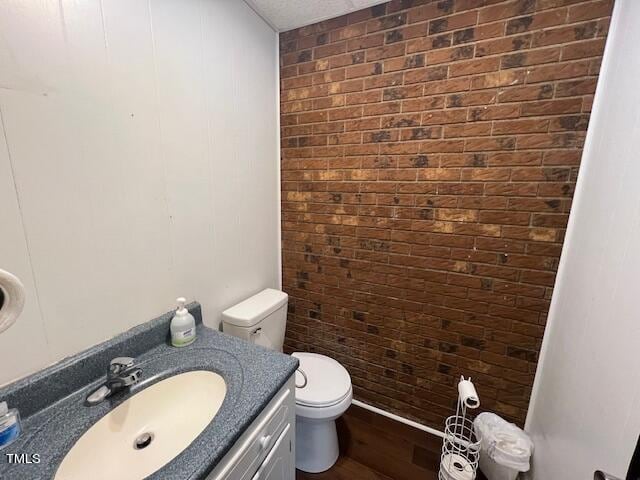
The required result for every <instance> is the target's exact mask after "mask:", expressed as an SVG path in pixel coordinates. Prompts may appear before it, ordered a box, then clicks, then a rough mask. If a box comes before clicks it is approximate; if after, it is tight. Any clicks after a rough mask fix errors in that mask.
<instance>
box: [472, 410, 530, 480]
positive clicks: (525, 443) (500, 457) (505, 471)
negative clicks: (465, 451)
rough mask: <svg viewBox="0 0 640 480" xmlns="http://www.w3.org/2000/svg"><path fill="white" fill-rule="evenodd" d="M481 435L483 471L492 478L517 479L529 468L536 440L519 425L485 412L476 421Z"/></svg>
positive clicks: (474, 423)
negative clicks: (520, 473) (532, 440)
mask: <svg viewBox="0 0 640 480" xmlns="http://www.w3.org/2000/svg"><path fill="white" fill-rule="evenodd" d="M473 427H474V429H475V431H476V435H478V436H479V437H481V439H482V442H481V446H480V470H482V473H484V474H485V476H486V477H487V478H488V479H489V480H515V479H516V477H517V476H518V473H519V472H527V471H528V470H529V459H530V458H531V453H532V452H533V443H532V442H531V439H530V438H529V436H528V435H527V434H526V433H525V432H524V431H523V430H522V429H520V428H518V426H516V425H515V424H513V423H509V422H507V421H506V420H504V419H503V418H501V417H499V416H498V415H496V414H495V413H488V412H485V413H481V414H480V415H478V416H477V417H476V418H475V420H474V421H473Z"/></svg>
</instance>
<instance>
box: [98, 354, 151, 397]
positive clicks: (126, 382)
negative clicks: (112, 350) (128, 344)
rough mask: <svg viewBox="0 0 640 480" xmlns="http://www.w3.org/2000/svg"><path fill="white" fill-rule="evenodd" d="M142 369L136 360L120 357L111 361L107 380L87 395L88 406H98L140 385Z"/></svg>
mask: <svg viewBox="0 0 640 480" xmlns="http://www.w3.org/2000/svg"><path fill="white" fill-rule="evenodd" d="M141 373H142V369H140V368H138V367H136V366H135V359H133V358H131V357H118V358H114V359H113V360H111V362H110V363H109V369H108V371H107V380H106V381H105V382H104V384H102V385H101V386H100V387H98V388H97V389H96V390H94V391H93V392H91V393H90V394H89V395H87V398H86V402H87V405H97V404H98V403H101V402H103V401H104V400H105V399H106V398H107V397H110V396H111V395H113V394H114V393H117V392H119V391H121V390H124V389H125V388H127V387H130V386H131V385H134V384H136V383H138V380H139V379H140V374H141Z"/></svg>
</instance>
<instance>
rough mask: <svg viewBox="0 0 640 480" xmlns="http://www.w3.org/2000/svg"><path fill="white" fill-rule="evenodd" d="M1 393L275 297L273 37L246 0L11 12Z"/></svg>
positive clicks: (52, 0)
mask: <svg viewBox="0 0 640 480" xmlns="http://www.w3.org/2000/svg"><path fill="white" fill-rule="evenodd" d="M0 32H1V33H0V114H1V117H0V119H1V130H0V268H4V269H6V270H9V271H11V272H13V273H15V274H17V275H18V276H19V277H20V278H21V279H22V280H23V282H24V283H25V284H26V286H27V290H28V292H27V295H28V298H27V304H26V309H25V311H24V313H23V315H22V316H21V317H20V318H19V319H18V322H17V323H16V324H15V325H14V326H13V327H11V328H10V329H9V330H8V331H7V332H5V333H4V334H3V335H0V366H1V367H0V384H2V383H6V382H8V381H10V380H12V379H15V378H18V377H20V376H23V375H25V374H28V373H30V372H33V371H35V370H37V369H39V368H42V367H44V366H46V365H48V364H50V363H52V362H54V361H57V360H59V359H61V358H63V357H65V356H68V355H70V354H73V353H75V352H78V351H80V350H82V349H84V348H86V347H89V346H90V345H93V344H96V343H99V342H101V341H103V340H105V339H107V338H109V337H112V336H113V335H115V334H117V333H119V332H122V331H124V330H126V329H128V328H130V327H132V326H134V325H136V324H138V323H142V322H144V321H147V320H149V319H151V318H153V317H155V316H157V315H158V314H161V313H163V312H166V311H167V310H169V309H171V308H172V307H173V302H174V299H175V297H177V296H180V295H184V296H187V297H188V298H189V299H196V300H198V301H200V302H201V303H202V304H203V306H204V317H205V322H206V323H208V324H209V325H212V326H216V325H217V324H218V322H219V313H220V312H221V311H222V310H223V309H224V308H226V307H228V306H230V305H232V304H233V303H235V302H237V301H239V300H241V299H242V298H244V297H245V296H248V295H250V294H253V293H255V292H256V291H258V290H260V289H262V288H265V287H269V286H271V287H277V286H278V285H279V275H280V263H279V251H280V239H279V232H278V228H279V202H278V195H279V181H278V176H279V160H278V157H279V152H278V149H279V146H278V128H277V122H278V114H277V102H278V96H277V91H278V81H277V75H278V73H277V69H278V57H277V48H276V45H277V36H276V33H275V32H274V31H273V30H272V29H271V28H270V27H269V26H268V25H267V24H266V23H265V22H264V21H263V20H262V19H261V18H260V17H259V16H258V15H257V14H255V13H254V12H253V10H251V9H250V8H249V7H248V6H247V5H246V4H245V3H244V2H241V1H238V0H213V1H212V0H180V1H175V0H85V1H82V2H78V1H75V0H59V1H58V0H39V1H30V2H24V1H23V0H5V1H2V2H0Z"/></svg>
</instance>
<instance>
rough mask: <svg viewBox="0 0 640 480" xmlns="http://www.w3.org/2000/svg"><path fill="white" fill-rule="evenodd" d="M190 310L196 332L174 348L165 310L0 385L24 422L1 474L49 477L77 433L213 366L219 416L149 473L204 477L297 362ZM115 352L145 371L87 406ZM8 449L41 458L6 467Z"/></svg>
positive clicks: (33, 479)
mask: <svg viewBox="0 0 640 480" xmlns="http://www.w3.org/2000/svg"><path fill="white" fill-rule="evenodd" d="M188 308H189V310H190V311H191V313H192V314H193V315H194V316H195V317H196V321H197V323H198V327H197V330H198V338H197V340H196V341H195V342H194V343H193V344H192V345H190V346H188V347H183V348H179V349H178V348H174V347H171V345H170V344H169V342H168V329H169V322H170V319H171V316H172V314H173V312H171V313H167V314H165V315H163V316H161V317H159V318H157V319H155V320H152V321H151V322H148V323H145V324H143V325H140V326H138V327H135V328H134V329H132V330H129V331H127V332H125V333H123V334H121V335H119V336H117V337H115V338H113V339H111V340H109V341H107V342H104V343H102V344H100V345H97V346H95V347H92V348H91V349H89V350H87V351H85V352H82V353H79V354H78V355H74V356H73V357H69V358H67V359H65V360H63V361H62V362H60V363H57V364H55V365H53V366H51V367H49V368H47V369H45V370H42V371H40V372H38V373H36V374H34V375H31V376H29V377H27V378H24V379H22V380H19V381H18V382H16V383H13V384H11V385H8V386H6V387H3V388H0V401H2V400H7V401H8V403H9V406H10V408H18V409H19V410H20V413H21V415H22V425H23V433H22V435H21V436H20V438H19V439H18V440H16V441H15V442H14V443H13V444H11V445H10V446H8V447H6V448H5V449H3V450H0V478H2V479H3V480H14V479H15V480H25V479H29V480H40V479H42V480H44V479H51V478H53V477H54V475H55V472H56V470H57V468H58V466H59V465H60V462H62V459H63V458H64V456H65V455H66V453H67V452H68V451H69V449H70V448H71V447H72V446H73V445H74V444H75V442H76V441H77V440H78V438H80V436H81V435H82V434H83V433H84V432H85V431H86V430H87V429H88V428H89V427H91V425H93V424H94V423H95V422H97V421H98V420H99V419H100V418H101V417H102V416H104V415H105V414H106V413H108V412H109V411H110V410H112V409H113V408H115V407H116V406H118V405H119V404H120V403H122V402H123V401H125V400H127V399H128V398H130V397H131V396H132V395H134V394H135V393H136V392H139V391H141V390H143V389H145V388H147V387H149V386H150V385H153V384H154V383H156V382H158V381H160V380H163V379H165V378H167V377H170V376H172V375H175V374H178V373H183V372H187V371H190V370H211V371H213V372H216V373H219V374H220V375H222V377H223V378H224V379H225V381H226V383H227V395H226V397H225V400H224V403H223V404H222V407H221V408H220V410H219V411H218V414H217V415H216V416H215V418H214V419H213V421H212V422H211V423H210V424H209V425H208V426H207V427H206V428H205V430H204V431H203V432H202V433H201V434H200V435H199V436H198V437H197V438H196V439H195V440H194V442H193V443H192V444H191V445H190V446H189V447H187V449H186V450H184V451H183V452H182V453H180V454H179V455H178V456H177V457H176V458H175V459H174V460H173V461H172V462H170V463H168V464H167V465H165V466H164V467H163V468H162V469H160V470H158V471H157V472H156V473H154V474H153V475H152V476H151V477H149V478H151V479H163V480H164V479H176V480H177V479H203V478H205V477H206V476H207V474H208V473H209V472H210V471H211V470H213V468H214V467H215V466H216V465H217V463H218V462H219V461H220V460H221V459H222V457H223V456H224V455H225V453H226V452H227V451H228V450H229V449H230V448H231V446H232V445H233V444H234V443H235V441H236V440H237V439H238V438H239V437H240V435H241V434H242V432H243V431H244V430H245V429H246V428H247V427H248V426H249V425H250V424H251V422H252V421H253V420H254V419H255V418H256V417H257V416H258V414H259V413H260V412H261V410H262V409H263V408H264V407H265V406H266V405H267V403H269V401H270V400H271V399H272V398H273V396H274V395H275V394H276V393H277V391H278V390H279V389H280V388H281V387H282V386H283V385H284V384H285V382H286V381H287V379H288V378H289V377H290V376H291V375H292V374H293V373H294V371H295V369H296V368H297V366H298V360H296V359H295V358H293V357H290V356H288V355H283V354H281V353H277V352H273V351H270V350H266V349H264V348H261V347H258V346H255V345H252V344H250V343H248V342H245V341H243V340H240V339H237V338H234V337H230V336H228V335H224V334H222V333H220V332H218V331H216V330H212V329H210V328H207V327H205V326H204V325H202V317H201V310H200V306H199V305H198V304H196V303H193V304H191V305H189V306H188ZM118 356H130V357H136V363H137V364H138V365H139V366H140V367H141V368H142V370H143V373H142V377H141V380H140V383H138V384H137V385H135V386H133V387H132V388H131V390H130V391H129V392H122V393H120V394H116V395H114V396H113V397H112V398H109V399H107V400H106V401H105V402H103V403H101V404H98V405H95V406H92V407H88V406H85V404H84V400H85V397H86V395H87V393H89V392H91V391H93V389H95V388H97V387H98V386H99V385H100V384H101V383H102V382H103V381H104V377H105V373H106V369H107V366H108V364H109V361H110V360H111V359H112V358H114V357H118ZM176 407H179V406H176ZM7 453H17V454H28V455H33V454H38V455H39V456H40V463H32V464H20V465H10V464H8V463H7V458H8V457H7V455H6V454H7ZM96 455H100V452H96Z"/></svg>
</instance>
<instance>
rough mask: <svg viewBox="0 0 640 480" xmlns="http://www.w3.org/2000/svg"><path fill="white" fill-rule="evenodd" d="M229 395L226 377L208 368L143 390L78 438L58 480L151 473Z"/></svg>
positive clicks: (199, 429)
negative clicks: (209, 370)
mask: <svg viewBox="0 0 640 480" xmlns="http://www.w3.org/2000/svg"><path fill="white" fill-rule="evenodd" d="M226 393H227V386H226V383H225V381H224V379H223V378H222V377H221V376H220V375H218V374H217V373H213V372H208V371H204V370H198V371H193V372H187V373H182V374H180V375H175V376H173V377H169V378H167V379H165V380H162V381H160V382H158V383H156V384H154V385H152V386H150V387H148V388H146V389H145V390H142V391H141V392H140V393H137V394H136V395H134V396H132V397H131V398H130V399H128V400H127V401H125V402H124V403H122V404H121V405H118V407H116V408H115V409H113V410H112V411H111V412H109V413H108V414H107V415H105V416H104V417H102V418H101V419H100V420H99V421H98V422H97V423H96V424H94V425H93V426H92V427H91V428H90V429H89V430H87V431H86V432H85V433H84V434H83V435H82V436H81V437H80V438H79V439H78V441H77V442H76V444H75V445H74V446H73V447H72V448H71V450H69V452H68V453H67V455H66V456H65V457H64V459H63V461H62V463H61V464H60V467H59V468H58V471H57V472H56V476H55V480H76V479H77V480H87V479H91V480H99V479H105V480H106V479H110V480H111V479H118V480H129V479H131V480H133V479H135V480H139V479H143V478H145V477H147V476H149V475H151V474H152V473H154V472H155V471H157V470H159V469H160V468H162V467H163V466H164V465H166V464H167V463H169V462H170V461H171V460H172V459H174V458H175V457H176V456H177V455H178V454H180V452H182V451H183V450H184V449H185V448H187V447H188V446H189V445H190V444H191V442H193V441H194V440H195V438H196V437H197V436H198V435H199V434H200V433H201V432H202V431H203V430H204V429H205V428H206V426H207V425H209V423H210V422H211V420H213V417H215V416H216V413H218V410H219V409H220V406H221V405H222V402H223V400H224V397H225V395H226ZM147 434H148V435H147ZM149 440H150V441H149Z"/></svg>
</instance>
